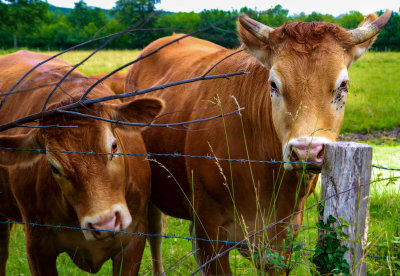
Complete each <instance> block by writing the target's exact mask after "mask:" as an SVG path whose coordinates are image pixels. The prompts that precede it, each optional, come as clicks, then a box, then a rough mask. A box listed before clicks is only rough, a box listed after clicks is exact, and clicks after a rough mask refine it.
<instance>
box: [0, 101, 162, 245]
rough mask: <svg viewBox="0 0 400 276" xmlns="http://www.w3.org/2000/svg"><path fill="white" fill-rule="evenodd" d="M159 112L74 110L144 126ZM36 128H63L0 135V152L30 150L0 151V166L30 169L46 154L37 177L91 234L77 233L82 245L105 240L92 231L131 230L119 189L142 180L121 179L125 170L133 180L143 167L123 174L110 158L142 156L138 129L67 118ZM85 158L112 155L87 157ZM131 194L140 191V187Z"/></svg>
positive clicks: (128, 107)
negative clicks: (40, 176)
mask: <svg viewBox="0 0 400 276" xmlns="http://www.w3.org/2000/svg"><path fill="white" fill-rule="evenodd" d="M65 104H68V102H67V103H66V102H61V103H57V104H54V105H52V106H49V109H54V108H57V107H60V106H62V105H65ZM162 108H163V102H161V101H160V100H158V99H156V98H142V99H139V100H134V101H131V102H127V103H118V104H110V103H104V104H94V105H90V106H87V107H81V108H79V112H82V113H86V114H89V115H96V116H101V117H103V118H108V119H113V120H118V121H125V122H134V123H149V122H150V121H151V120H152V119H153V118H154V117H155V116H156V115H157V114H159V112H160V111H161V109H162ZM40 125H41V126H49V125H60V126H69V128H57V127H50V128H40V129H35V130H33V131H31V132H29V133H27V134H22V135H13V136H4V135H3V136H2V135H0V145H1V146H2V147H10V148H18V149H28V150H31V151H0V165H3V166H32V165H34V164H35V163H36V162H38V161H39V160H41V158H42V157H43V154H40V153H39V152H38V151H35V150H36V149H46V151H45V152H44V153H45V158H46V159H47V162H46V163H45V164H46V166H47V167H46V168H45V169H44V170H43V171H44V172H45V173H46V174H48V175H49V176H50V177H51V178H53V179H54V180H55V182H54V181H53V180H51V181H52V183H54V184H56V185H57V184H58V186H59V187H60V189H61V192H62V196H63V199H60V200H62V201H61V202H65V201H66V202H67V204H68V205H69V206H72V208H73V209H74V211H75V212H76V215H77V217H78V219H79V223H80V225H81V227H82V228H88V229H92V230H84V231H83V233H84V235H85V237H86V239H88V240H99V239H104V238H107V237H109V236H110V235H111V233H110V232H107V231H95V230H99V229H104V230H112V231H120V230H124V229H126V228H127V227H128V226H129V225H130V224H131V222H132V217H131V214H130V212H129V210H128V207H127V203H126V200H125V188H126V185H125V184H126V183H127V182H128V181H130V182H133V183H135V181H138V182H139V181H142V180H143V179H146V178H144V177H142V178H141V179H139V178H138V179H136V178H135V175H132V176H131V175H129V177H128V176H127V175H126V174H125V173H126V172H127V171H126V170H130V171H131V172H133V173H135V170H136V173H137V175H139V174H143V173H145V172H142V171H141V169H143V168H145V169H147V167H146V165H145V163H144V167H142V168H127V167H126V165H127V164H126V162H127V160H126V159H125V157H123V156H119V155H116V154H115V153H124V152H126V151H125V150H126V148H129V149H130V150H132V149H135V148H136V149H137V150H138V151H139V152H141V153H145V147H144V143H143V140H142V138H141V135H140V133H139V130H140V128H139V127H132V126H124V125H120V124H112V123H110V122H103V121H99V120H94V119H88V118H82V117H78V116H75V115H69V114H68V115H67V114H60V115H56V116H54V117H47V118H43V119H42V120H41V122H40ZM60 151H69V152H77V153H63V152H60ZM90 152H94V153H113V154H114V155H112V154H105V155H91V154H87V153H90ZM85 153H86V154H85ZM130 153H135V152H130ZM127 158H130V157H127ZM143 158H145V157H143ZM40 162H43V160H41V161H40ZM51 178H50V179H51ZM131 178H132V179H131ZM148 188H150V187H148ZM135 189H137V190H143V188H142V187H136V188H135ZM43 197H46V195H43ZM64 199H66V200H64ZM43 200H46V198H44V199H43Z"/></svg>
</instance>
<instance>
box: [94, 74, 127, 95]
mask: <svg viewBox="0 0 400 276" xmlns="http://www.w3.org/2000/svg"><path fill="white" fill-rule="evenodd" d="M106 75H107V73H102V74H97V75H92V76H89V78H91V79H96V80H99V79H101V78H103V77H105V76H106ZM125 79H126V72H117V73H115V74H113V75H111V76H110V77H108V78H107V79H105V80H104V81H103V83H104V84H105V85H107V86H108V87H110V88H111V90H112V91H114V93H115V94H122V93H124V85H125Z"/></svg>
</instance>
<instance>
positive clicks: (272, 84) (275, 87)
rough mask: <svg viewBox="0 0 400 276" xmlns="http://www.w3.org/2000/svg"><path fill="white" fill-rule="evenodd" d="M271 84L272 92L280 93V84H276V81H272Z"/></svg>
mask: <svg viewBox="0 0 400 276" xmlns="http://www.w3.org/2000/svg"><path fill="white" fill-rule="evenodd" d="M269 84H270V85H271V92H274V93H279V89H278V86H277V85H276V83H275V82H274V81H271V82H270V83H269Z"/></svg>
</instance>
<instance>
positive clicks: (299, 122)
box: [238, 11, 391, 171]
mask: <svg viewBox="0 0 400 276" xmlns="http://www.w3.org/2000/svg"><path fill="white" fill-rule="evenodd" d="M390 15H391V11H386V12H385V13H384V14H383V15H382V16H380V17H379V18H377V17H376V16H375V15H369V16H367V17H366V18H365V19H364V21H363V22H362V23H361V24H360V26H359V27H358V28H357V29H354V30H346V29H343V28H341V27H339V26H337V25H334V24H331V23H324V22H312V23H302V22H297V23H292V24H284V25H283V26H281V27H278V28H271V27H268V26H265V25H263V24H261V23H260V22H257V21H255V20H253V19H250V18H249V17H247V16H246V15H241V16H240V18H239V22H240V24H239V26H238V28H239V36H240V38H241V40H242V42H243V44H244V47H245V49H246V50H247V52H248V53H249V54H251V55H253V56H254V57H256V58H257V59H258V60H259V61H260V62H261V63H262V64H263V65H264V66H265V67H266V68H267V69H269V70H270V71H269V79H268V82H269V93H270V97H271V106H272V120H273V123H274V128H275V130H276V133H277V135H278V137H279V140H280V141H281V143H282V148H283V155H284V156H283V158H284V161H292V162H297V161H300V162H301V161H305V160H307V161H308V162H318V163H319V162H321V161H322V160H323V156H324V144H325V143H327V142H333V141H335V140H336V138H337V137H338V135H339V131H340V128H341V125H342V121H343V115H344V106H345V102H346V95H347V92H348V88H349V76H348V73H347V69H348V68H349V67H350V65H351V64H352V63H353V62H354V61H355V60H356V59H358V58H359V57H360V56H361V54H362V53H364V52H365V51H366V50H367V49H368V48H369V47H370V46H371V45H372V43H373V42H374V40H375V39H376V36H377V34H378V33H379V31H380V30H381V29H382V28H383V26H384V25H385V24H386V23H387V21H388V20H389V18H390ZM260 92H261V91H260ZM285 167H286V168H287V169H293V168H294V169H300V168H302V164H301V163H295V164H289V163H286V164H285ZM308 167H309V169H310V170H313V169H314V170H316V171H319V170H320V168H321V165H318V164H315V165H309V166H308Z"/></svg>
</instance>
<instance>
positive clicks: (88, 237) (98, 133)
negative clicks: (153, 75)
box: [0, 51, 163, 275]
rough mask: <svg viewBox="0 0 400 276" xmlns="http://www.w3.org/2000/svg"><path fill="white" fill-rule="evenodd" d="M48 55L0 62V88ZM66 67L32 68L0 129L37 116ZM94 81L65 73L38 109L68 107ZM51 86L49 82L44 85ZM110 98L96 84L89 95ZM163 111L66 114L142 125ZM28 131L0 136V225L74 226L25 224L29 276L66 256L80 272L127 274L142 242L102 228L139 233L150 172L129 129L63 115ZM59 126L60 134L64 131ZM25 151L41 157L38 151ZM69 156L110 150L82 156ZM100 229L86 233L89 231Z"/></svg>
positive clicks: (134, 104) (156, 105) (103, 109)
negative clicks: (109, 263)
mask: <svg viewBox="0 0 400 276" xmlns="http://www.w3.org/2000/svg"><path fill="white" fill-rule="evenodd" d="M48 57H49V56H48V55H44V54H36V53H32V52H28V51H20V52H17V53H14V54H10V55H7V56H5V57H2V58H0V90H1V91H8V90H9V89H10V88H11V86H12V85H13V84H14V83H16V81H18V80H19V79H20V78H21V77H22V75H23V74H24V73H25V72H27V71H28V70H29V69H30V68H32V67H33V66H34V65H36V64H38V63H39V62H41V61H43V60H44V59H47V58H48ZM70 68H71V66H70V64H68V63H66V62H64V61H62V60H60V59H53V60H52V61H50V62H47V63H45V64H44V65H42V66H40V67H38V68H37V69H35V71H33V73H31V75H30V77H29V78H28V79H27V80H26V81H24V82H23V83H22V84H21V85H20V86H19V87H18V88H17V91H16V92H20V93H16V94H13V95H10V97H9V98H8V99H7V101H6V102H5V105H4V106H3V107H2V108H1V109H0V124H3V123H6V122H9V121H12V120H15V119H17V118H20V117H24V116H27V115H29V114H33V113H36V112H39V111H40V110H41V108H42V106H43V103H44V100H45V99H46V97H47V95H48V94H49V92H50V91H51V90H52V88H53V87H54V83H57V82H58V81H59V80H60V79H61V78H62V77H63V76H64V75H65V74H66V73H67V71H68V70H69V69H70ZM93 83H94V81H93V80H89V79H87V78H86V77H85V76H83V75H82V74H80V73H79V72H73V73H72V74H71V75H70V76H69V77H68V78H67V79H66V80H65V81H64V82H63V83H62V84H61V89H58V90H57V91H56V93H55V94H54V95H53V96H52V97H51V99H50V101H49V105H48V107H47V109H48V110H51V109H55V108H59V107H62V106H64V105H67V104H70V103H72V102H75V101H76V100H77V99H79V98H80V96H81V95H82V94H83V93H84V92H85V91H86V89H87V88H88V87H90V86H91V85H92V84H93ZM48 84H52V85H50V86H49V85H48ZM108 95H114V93H113V92H112V91H111V90H110V89H109V88H107V87H106V86H104V85H99V86H96V88H94V90H92V92H91V93H90V94H89V97H90V98H98V97H104V96H108ZM162 108H163V103H162V101H160V100H158V99H156V98H151V97H149V98H142V99H138V100H133V101H129V102H127V103H122V102H121V101H120V100H114V101H111V102H106V103H102V104H100V103H99V104H92V105H87V106H82V107H80V108H78V109H77V110H75V111H78V112H81V113H84V114H89V115H95V116H101V117H103V118H106V119H114V120H119V121H128V122H149V121H151V120H152V119H153V118H154V117H155V116H156V115H157V114H158V113H159V112H160V111H161V109H162ZM31 125H34V126H41V127H43V126H63V127H64V128H57V127H49V128H35V129H29V128H14V129H10V130H8V131H6V132H2V133H1V134H0V147H3V148H4V147H10V148H18V149H30V150H31V151H6V150H0V181H1V182H0V221H4V220H11V221H21V219H22V221H23V222H26V223H39V224H46V225H56V226H57V225H61V226H67V227H68V226H70V227H82V228H86V230H82V231H79V230H71V229H63V228H60V229H55V228H46V227H38V226H36V227H35V226H32V225H25V226H24V230H25V236H26V249H27V255H28V260H29V266H30V270H31V273H32V275H56V274H57V269H56V258H57V255H58V254H60V253H61V252H67V253H68V254H69V255H70V257H71V258H72V260H73V261H74V262H75V264H77V265H78V266H79V267H80V268H81V269H84V270H86V271H89V272H97V271H98V270H99V269H100V267H101V266H102V264H103V263H104V262H105V261H106V260H108V259H110V258H111V259H112V260H113V271H114V274H115V275H120V274H119V273H120V271H121V272H122V275H133V274H137V273H138V270H139V266H140V262H141V257H142V253H143V249H144V246H145V238H144V237H143V236H133V235H127V234H120V235H114V234H113V233H111V232H110V231H128V232H146V231H147V205H148V200H149V196H150V167H149V164H148V161H147V160H146V157H145V156H135V157H133V156H129V157H128V156H121V155H118V153H137V154H145V153H146V149H145V146H144V143H143V140H142V137H141V134H140V131H141V129H140V128H139V127H132V126H130V127H129V126H122V125H120V124H111V123H109V122H104V121H98V120H93V119H89V118H82V117H79V116H75V115H69V114H58V115H55V116H52V117H45V118H42V119H41V120H39V121H38V122H37V123H32V124H31ZM65 127H66V128H65ZM35 149H45V150H47V151H46V152H45V153H44V154H41V153H39V152H38V151H35ZM60 151H72V152H97V153H112V154H111V155H90V154H80V153H69V154H67V153H62V152H60ZM100 229H103V230H110V231H96V230H100ZM8 236H9V227H8V225H6V224H1V225H0V244H1V245H2V247H1V250H0V253H1V255H0V265H1V269H0V275H4V274H5V263H6V260H7V255H8V250H7V247H8V246H7V244H8Z"/></svg>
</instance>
